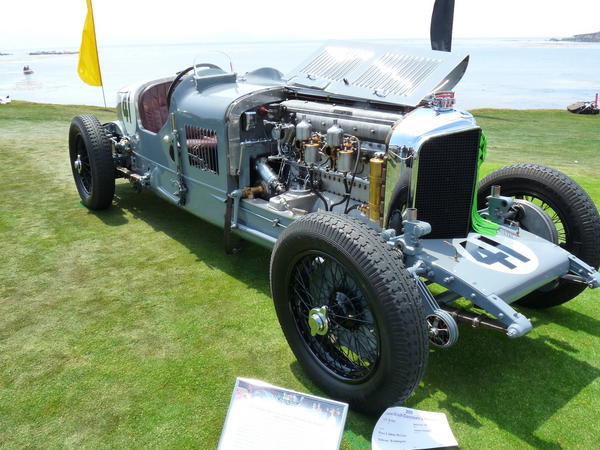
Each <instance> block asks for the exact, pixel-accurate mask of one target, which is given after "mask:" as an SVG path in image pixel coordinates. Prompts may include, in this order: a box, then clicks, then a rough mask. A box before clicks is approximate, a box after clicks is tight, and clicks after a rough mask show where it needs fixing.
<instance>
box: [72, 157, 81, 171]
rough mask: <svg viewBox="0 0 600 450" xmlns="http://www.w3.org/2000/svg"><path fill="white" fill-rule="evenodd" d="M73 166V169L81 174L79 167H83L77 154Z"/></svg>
mask: <svg viewBox="0 0 600 450" xmlns="http://www.w3.org/2000/svg"><path fill="white" fill-rule="evenodd" d="M73 166H74V167H75V170H77V172H78V173H79V174H81V169H82V168H83V164H82V163H81V155H77V159H76V160H75V161H73Z"/></svg>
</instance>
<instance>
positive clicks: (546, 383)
mask: <svg viewBox="0 0 600 450" xmlns="http://www.w3.org/2000/svg"><path fill="white" fill-rule="evenodd" d="M460 333H461V336H460V338H459V340H458V342H457V344H456V345H455V346H453V347H452V348H449V349H445V350H437V349H436V350H435V351H432V352H431V354H430V357H429V364H428V367H427V371H426V373H425V377H424V378H423V381H422V383H421V386H420V387H419V389H417V391H416V392H415V394H414V395H413V396H412V397H411V398H410V399H409V400H408V401H407V402H406V404H405V406H408V407H415V408H416V407H417V406H415V405H417V404H418V403H419V402H421V401H423V400H425V399H426V398H428V397H430V396H433V395H434V394H440V393H441V394H442V397H444V400H442V401H441V402H440V403H439V405H440V407H441V408H444V409H446V410H447V411H448V412H449V415H450V416H451V417H452V419H453V421H454V422H457V423H462V424H464V425H465V426H467V427H469V428H475V429H477V428H484V426H485V425H484V424H483V423H481V421H480V418H484V419H485V420H487V421H491V422H493V423H494V424H496V426H497V427H498V428H499V429H500V430H503V431H506V432H508V433H510V434H512V435H514V436H516V437H518V438H519V439H521V440H522V441H523V442H526V443H528V444H529V445H531V446H532V447H534V448H545V449H559V448H563V446H562V445H561V444H560V443H559V442H552V441H548V440H546V439H544V438H542V437H540V436H537V435H536V431H537V430H539V429H540V428H541V427H542V426H543V425H544V424H545V423H546V422H547V421H549V420H550V419H551V418H552V417H553V416H554V415H555V414H556V413H557V412H559V411H560V410H561V409H563V408H564V407H565V406H566V405H567V404H568V403H569V402H570V401H571V400H572V399H573V398H575V397H576V396H577V395H579V394H580V393H581V391H583V390H584V389H585V388H586V387H587V386H589V385H590V384H591V383H593V382H594V381H595V380H596V379H597V378H598V377H600V369H598V368H597V367H594V366H592V365H590V364H588V363H587V362H585V361H582V360H580V359H577V358H576V357H575V356H574V355H576V354H577V350H576V349H575V348H574V347H573V346H570V345H557V342H562V341H559V340H557V339H554V338H552V337H549V336H538V337H537V338H531V337H529V336H525V337H521V338H519V339H508V338H506V336H503V335H502V334H500V333H498V332H494V331H491V330H473V329H470V328H469V327H467V326H460ZM562 344H564V342H562ZM570 425H572V424H570V423H566V424H565V426H566V427H568V426H570ZM487 426H488V427H489V425H487ZM582 426H583V427H584V425H582ZM581 431H582V432H586V431H588V432H589V431H590V430H585V429H582V430H581Z"/></svg>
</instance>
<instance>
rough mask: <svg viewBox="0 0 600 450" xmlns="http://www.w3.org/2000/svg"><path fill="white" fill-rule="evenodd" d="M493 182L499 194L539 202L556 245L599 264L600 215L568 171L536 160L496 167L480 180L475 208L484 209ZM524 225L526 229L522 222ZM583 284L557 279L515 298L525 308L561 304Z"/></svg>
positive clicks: (580, 257) (570, 297) (583, 286)
mask: <svg viewBox="0 0 600 450" xmlns="http://www.w3.org/2000/svg"><path fill="white" fill-rule="evenodd" d="M493 185H499V186H500V187H501V195H503V196H506V197H513V198H515V199H519V200H525V201H528V202H531V203H534V204H536V205H538V206H539V207H540V208H541V209H542V210H543V211H545V212H546V214H548V216H549V217H550V220H551V221H552V222H553V223H554V226H555V227H556V231H557V233H558V245H559V246H560V247H562V248H564V249H565V250H566V251H568V252H569V253H572V254H573V255H575V256H576V257H578V258H579V259H581V260H583V261H585V262H586V263H587V264H589V265H591V266H593V267H594V268H595V269H598V266H599V265H600V215H599V214H598V209H597V208H596V205H594V202H593V201H592V199H591V198H590V196H589V195H588V194H587V192H585V191H584V190H583V188H582V187H581V186H579V185H578V184H577V183H576V182H575V181H573V180H572V179H571V178H569V177H568V176H567V175H565V174H563V173H562V172H559V171H558V170H556V169H552V168H550V167H546V166H542V165H538V164H515V165H512V166H506V167H503V168H501V169H498V170H496V171H494V172H492V173H491V174H489V175H488V176H486V177H485V178H483V179H482V180H481V181H480V182H479V192H478V197H477V208H478V209H483V208H485V205H486V201H487V200H486V197H487V196H489V195H490V192H491V188H492V186H493ZM523 228H524V229H527V228H526V227H524V226H523ZM584 289H586V285H585V284H576V283H573V282H569V281H566V280H562V279H558V280H555V281H554V282H552V283H549V284H548V285H546V286H542V287H541V288H540V289H538V290H536V291H533V292H531V293H529V294H527V295H526V296H524V297H522V298H520V299H519V300H517V301H516V303H517V304H519V305H523V306H526V307H528V308H547V307H551V306H557V305H561V304H563V303H565V302H568V301H569V300H571V299H573V298H574V297H576V296H577V295H579V294H580V293H581V292H582V291H583V290H584Z"/></svg>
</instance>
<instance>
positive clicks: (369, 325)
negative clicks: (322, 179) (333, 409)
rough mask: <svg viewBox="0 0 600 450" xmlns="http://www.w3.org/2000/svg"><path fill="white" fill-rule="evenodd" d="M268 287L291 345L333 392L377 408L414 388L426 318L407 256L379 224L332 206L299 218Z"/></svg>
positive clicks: (424, 347)
mask: <svg viewBox="0 0 600 450" xmlns="http://www.w3.org/2000/svg"><path fill="white" fill-rule="evenodd" d="M271 290H272V294H273V300H274V303H275V309H276V311H277V315H278V318H279V322H280V324H281V327H282V330H283V332H284V334H285V335H286V338H287V340H288V343H289V345H290V347H291V349H292V351H293V352H294V354H295V355H296V357H297V359H298V362H299V363H300V365H301V366H302V367H303V369H304V370H305V372H306V373H307V375H308V376H309V377H310V378H311V379H312V380H313V381H314V382H315V383H316V384H317V385H318V386H319V387H321V389H323V390H324V391H325V392H326V393H327V394H329V395H330V396H332V397H333V398H336V399H338V400H341V401H345V402H347V403H349V404H350V406H351V407H352V408H353V409H356V410H359V411H362V412H366V413H381V412H382V411H383V410H385V409H386V408H388V407H390V406H393V405H396V404H398V403H401V402H403V401H404V400H406V399H407V398H408V397H409V396H410V395H411V394H412V392H413V391H414V390H415V389H416V387H417V386H418V384H419V381H420V380H421V378H422V376H423V373H424V371H425V367H426V363H427V356H428V338H427V323H426V321H425V314H424V312H423V307H422V305H421V300H420V297H419V295H418V293H417V290H416V286H415V283H414V280H413V279H412V277H411V276H410V274H409V273H408V272H407V271H406V269H405V268H404V264H403V263H402V260H401V259H400V257H399V256H398V255H397V253H396V252H395V251H394V250H392V249H391V248H390V247H389V246H388V245H387V244H385V242H384V241H383V240H382V239H381V238H380V237H379V236H378V234H377V233H376V232H375V231H374V230H373V229H371V228H370V227H368V226H367V225H365V224H364V223H362V222H360V221H358V220H356V219H353V218H351V217H348V216H346V215H342V214H336V213H331V212H329V213H314V214H309V215H307V216H304V217H302V218H300V219H298V220H296V221H295V222H294V223H292V224H291V225H290V226H289V227H288V228H287V229H286V230H285V231H284V232H283V233H282V235H281V237H280V238H279V240H278V241H277V244H276V246H275V249H274V250H273V256H272V259H271Z"/></svg>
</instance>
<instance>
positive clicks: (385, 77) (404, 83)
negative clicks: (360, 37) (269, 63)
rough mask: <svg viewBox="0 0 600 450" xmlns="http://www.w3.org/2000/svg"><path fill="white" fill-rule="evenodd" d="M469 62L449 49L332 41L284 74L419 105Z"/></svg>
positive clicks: (304, 83)
mask: <svg viewBox="0 0 600 450" xmlns="http://www.w3.org/2000/svg"><path fill="white" fill-rule="evenodd" d="M468 62H469V57H468V56H461V55H457V54H453V53H448V52H438V51H432V50H409V49H404V48H399V47H392V46H381V45H372V44H363V43H356V42H345V41H329V42H328V43H326V44H325V45H324V46H323V47H322V48H320V49H319V50H317V51H316V52H315V53H313V54H312V55H311V56H310V57H309V58H308V59H307V60H306V61H304V62H303V63H302V64H300V65H299V66H298V67H296V68H295V69H294V70H292V71H291V72H290V73H288V74H287V75H286V76H285V77H284V79H286V80H288V84H289V85H291V86H297V87H305V88H311V89H318V90H322V91H323V92H325V93H327V94H332V95H338V96H340V97H344V98H354V99H361V100H368V101H372V102H377V103H389V104H398V105H403V106H417V105H418V104H419V103H421V101H422V100H424V99H426V98H427V97H428V96H430V95H431V94H433V93H435V92H438V91H442V90H443V91H449V90H451V89H452V88H453V87H454V86H455V85H456V84H457V83H458V82H459V81H460V79H461V78H462V76H463V74H464V72H465V70H466V68H467V65H468Z"/></svg>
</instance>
